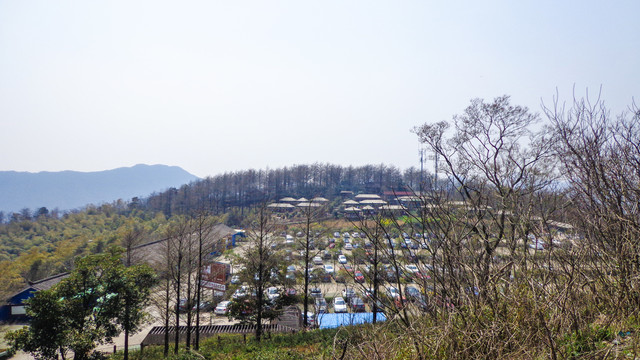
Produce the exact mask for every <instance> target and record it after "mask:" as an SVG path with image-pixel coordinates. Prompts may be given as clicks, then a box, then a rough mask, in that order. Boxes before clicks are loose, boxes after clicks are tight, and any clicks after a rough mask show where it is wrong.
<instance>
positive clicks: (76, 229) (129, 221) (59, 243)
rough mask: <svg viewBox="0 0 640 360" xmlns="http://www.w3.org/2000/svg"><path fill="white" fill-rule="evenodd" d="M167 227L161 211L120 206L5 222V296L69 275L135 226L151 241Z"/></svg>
mask: <svg viewBox="0 0 640 360" xmlns="http://www.w3.org/2000/svg"><path fill="white" fill-rule="evenodd" d="M164 223H165V218H164V216H163V215H162V214H161V213H160V214H158V215H157V216H156V215H153V214H151V213H149V214H145V213H141V212H137V211H136V212H131V211H129V210H128V207H127V205H126V204H124V203H123V202H117V203H114V204H109V205H102V206H100V207H94V206H90V207H88V208H86V209H84V210H83V211H77V212H72V213H65V214H63V215H60V214H56V213H54V214H41V215H40V216H38V217H35V218H31V219H20V220H16V221H10V222H9V223H5V224H0V294H6V293H7V292H11V291H15V290H16V289H18V288H20V287H21V286H23V285H24V284H25V283H26V281H34V280H39V279H42V278H45V277H47V276H50V275H53V274H57V273H60V272H65V271H69V270H70V269H71V268H72V266H73V262H74V259H75V258H76V257H77V256H81V255H86V254H90V253H100V252H102V251H103V250H104V249H105V248H106V247H107V246H108V245H110V244H119V241H120V240H121V237H122V236H121V235H122V232H124V231H127V230H128V229H131V228H133V227H136V226H137V227H139V228H142V229H144V230H145V233H146V234H147V235H146V236H147V238H148V240H152V239H153V237H154V236H156V235H155V233H157V231H158V229H159V228H160V227H161V226H162V225H163V224H164Z"/></svg>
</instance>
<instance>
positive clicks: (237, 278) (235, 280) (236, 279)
mask: <svg viewBox="0 0 640 360" xmlns="http://www.w3.org/2000/svg"><path fill="white" fill-rule="evenodd" d="M231 283H232V284H233V285H238V284H240V276H238V275H233V276H232V277H231Z"/></svg>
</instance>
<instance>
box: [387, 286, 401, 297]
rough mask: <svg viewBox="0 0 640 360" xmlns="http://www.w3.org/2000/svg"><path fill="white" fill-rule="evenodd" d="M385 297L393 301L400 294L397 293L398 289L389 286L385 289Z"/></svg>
mask: <svg viewBox="0 0 640 360" xmlns="http://www.w3.org/2000/svg"><path fill="white" fill-rule="evenodd" d="M387 295H389V297H390V298H392V299H395V298H396V297H397V296H398V295H400V292H399V291H398V289H396V288H394V287H393V286H390V287H388V288H387Z"/></svg>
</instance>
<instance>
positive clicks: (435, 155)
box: [429, 151, 440, 191]
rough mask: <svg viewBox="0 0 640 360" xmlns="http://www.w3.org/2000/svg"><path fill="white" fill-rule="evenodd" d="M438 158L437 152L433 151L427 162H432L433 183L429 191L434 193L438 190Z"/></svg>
mask: <svg viewBox="0 0 640 360" xmlns="http://www.w3.org/2000/svg"><path fill="white" fill-rule="evenodd" d="M439 158H440V157H439V156H438V152H437V151H434V153H433V155H429V160H433V165H434V172H433V176H434V182H433V184H432V185H431V190H432V191H435V190H436V189H437V188H438V159H439Z"/></svg>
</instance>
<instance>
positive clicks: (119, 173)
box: [0, 164, 199, 212]
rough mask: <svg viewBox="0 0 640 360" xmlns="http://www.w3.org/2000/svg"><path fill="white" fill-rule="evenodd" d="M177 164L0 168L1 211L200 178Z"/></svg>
mask: <svg viewBox="0 0 640 360" xmlns="http://www.w3.org/2000/svg"><path fill="white" fill-rule="evenodd" d="M198 179H199V178H198V177H197V176H195V175H192V174H190V173H188V172H187V171H185V170H183V169H182V168H180V167H178V166H167V165H144V164H138V165H135V166H132V167H122V168H117V169H113V170H105V171H95V172H79V171H59V172H46V171H43V172H39V173H30V172H17V171H0V211H5V212H9V211H13V212H18V211H20V210H21V209H23V208H25V207H26V208H30V209H31V210H35V209H37V208H40V207H43V206H45V207H47V208H49V209H54V208H58V209H60V210H70V209H75V208H79V207H83V206H85V205H88V204H101V203H105V202H112V201H114V200H118V199H123V200H130V199H131V198H133V197H135V196H139V197H146V196H148V195H149V194H151V193H153V192H160V191H163V190H166V189H168V188H170V187H179V186H181V185H183V184H188V183H190V182H192V181H195V180H198Z"/></svg>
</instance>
